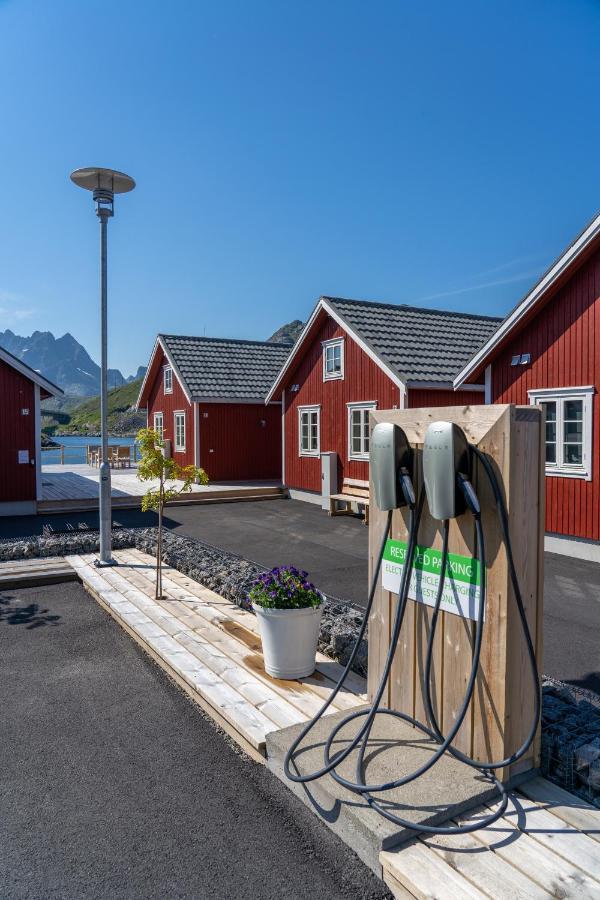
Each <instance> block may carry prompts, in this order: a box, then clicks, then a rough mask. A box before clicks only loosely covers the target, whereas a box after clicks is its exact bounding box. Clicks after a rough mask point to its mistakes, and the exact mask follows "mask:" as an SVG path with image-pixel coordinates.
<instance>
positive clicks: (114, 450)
mask: <svg viewBox="0 0 600 900" xmlns="http://www.w3.org/2000/svg"><path fill="white" fill-rule="evenodd" d="M119 450H121V454H123V452H124V451H125V450H129V464H130V465H135V464H136V463H137V462H138V460H139V459H140V451H139V447H138V445H137V443H134V444H110V443H109V445H108V453H109V460H112V459H113V458H119V457H118V452H119ZM101 456H102V448H101V446H100V445H99V444H84V443H81V444H60V445H59V446H57V447H42V466H44V465H61V466H73V465H81V466H84V465H92V464H93V463H94V462H97V459H99V458H101ZM95 457H96V458H95ZM123 459H125V460H127V457H126V456H125V457H123V455H121V457H120V461H123Z"/></svg>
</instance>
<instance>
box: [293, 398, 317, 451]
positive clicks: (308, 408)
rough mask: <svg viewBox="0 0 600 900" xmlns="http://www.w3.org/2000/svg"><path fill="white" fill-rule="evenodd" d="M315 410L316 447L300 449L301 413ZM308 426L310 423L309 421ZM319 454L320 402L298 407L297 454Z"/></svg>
mask: <svg viewBox="0 0 600 900" xmlns="http://www.w3.org/2000/svg"><path fill="white" fill-rule="evenodd" d="M312 412H316V414H317V449H316V450H303V449H302V413H312ZM309 428H310V423H309ZM320 455H321V406H320V404H313V405H312V406H299V407H298V456H311V457H315V456H320Z"/></svg>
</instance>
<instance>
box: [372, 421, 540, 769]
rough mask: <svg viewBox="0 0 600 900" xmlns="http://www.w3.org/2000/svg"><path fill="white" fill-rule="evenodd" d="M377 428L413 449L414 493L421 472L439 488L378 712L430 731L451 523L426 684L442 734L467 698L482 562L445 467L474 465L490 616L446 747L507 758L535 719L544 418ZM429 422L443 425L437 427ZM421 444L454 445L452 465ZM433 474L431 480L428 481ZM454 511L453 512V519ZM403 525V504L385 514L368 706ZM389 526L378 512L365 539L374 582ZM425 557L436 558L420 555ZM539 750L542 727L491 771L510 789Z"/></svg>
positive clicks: (468, 516) (480, 757) (427, 509)
mask: <svg viewBox="0 0 600 900" xmlns="http://www.w3.org/2000/svg"><path fill="white" fill-rule="evenodd" d="M379 423H387V424H388V425H390V426H391V425H395V426H399V427H400V428H401V429H402V431H403V432H404V434H405V435H406V438H407V439H408V442H409V444H410V445H411V446H412V447H413V449H414V454H415V458H414V463H413V479H414V488H415V492H416V493H417V494H418V493H419V492H420V491H421V490H422V489H423V488H427V485H424V475H429V478H430V481H431V482H432V484H433V483H435V484H437V491H436V493H435V496H433V497H431V496H430V492H429V491H427V501H428V502H426V503H425V504H424V508H423V512H422V517H421V522H420V525H419V533H418V539H417V543H418V545H419V553H420V556H419V557H418V561H417V564H416V566H415V572H414V574H413V582H414V584H413V589H412V590H409V598H410V599H409V602H408V604H407V608H406V612H405V618H404V623H403V636H401V639H400V642H399V646H398V651H397V652H396V654H395V657H394V660H393V663H392V667H391V672H390V678H389V682H388V685H387V688H386V693H385V694H384V704H387V705H388V707H389V708H391V709H394V710H397V711H399V712H402V713H406V714H408V715H410V716H412V717H414V718H415V719H417V720H419V721H421V722H425V723H426V722H427V713H426V704H425V702H424V697H425V693H424V689H425V683H424V677H425V662H426V648H427V643H428V636H429V634H430V630H431V623H432V619H433V615H434V609H433V603H434V601H435V594H436V588H437V586H438V583H439V560H440V555H441V550H442V546H443V529H442V521H443V519H444V518H446V517H448V519H449V535H448V550H449V554H450V555H451V561H452V567H453V569H454V571H453V573H452V576H451V577H450V579H449V581H448V583H447V585H446V590H445V591H444V594H445V595H448V594H449V595H450V596H448V597H447V602H446V603H444V604H443V606H442V609H443V611H442V612H440V614H439V619H440V621H439V622H438V625H437V631H436V635H435V640H434V642H433V647H432V666H431V679H430V693H431V699H432V704H433V711H434V714H435V717H436V719H437V721H438V724H439V726H440V730H441V731H442V733H444V734H445V733H447V732H448V731H449V729H450V728H451V727H452V724H453V723H454V721H455V718H456V714H457V711H458V710H459V708H460V704H461V702H462V699H463V696H464V692H465V688H466V685H467V681H468V677H469V672H470V669H471V663H472V657H473V646H474V641H475V632H476V616H477V608H476V607H477V603H478V599H479V593H480V591H479V588H480V584H481V577H480V576H481V572H480V563H479V565H474V563H477V557H478V552H477V530H476V528H475V522H474V517H473V515H472V513H471V512H470V510H469V509H468V508H467V505H466V502H465V501H464V500H463V501H462V502H461V498H460V494H459V492H457V491H456V492H455V490H454V488H455V486H456V482H455V481H454V484H453V483H452V479H450V478H448V477H447V475H446V476H445V475H444V472H443V469H444V467H446V466H448V467H451V466H453V465H454V462H456V466H457V472H458V474H459V475H460V474H461V469H462V470H463V472H464V470H465V469H467V470H469V468H470V474H471V481H472V485H473V488H474V490H475V493H476V496H477V498H478V501H479V506H480V508H481V528H482V532H483V536H484V541H485V586H486V607H485V621H484V627H483V638H482V645H481V655H480V660H479V666H478V672H477V675H476V682H475V690H474V692H473V697H472V700H471V702H470V704H469V708H468V710H467V714H466V716H465V719H464V721H463V724H462V726H461V727H460V729H459V731H458V733H457V735H456V738H455V739H454V741H453V742H452V746H453V747H455V748H456V749H458V750H460V751H462V752H463V753H465V754H467V755H468V756H469V757H471V758H472V759H474V760H475V761H479V762H485V761H486V760H504V759H506V758H509V757H510V756H511V755H512V754H513V752H514V751H515V750H516V749H517V748H519V747H521V745H522V742H523V741H524V740H525V738H526V736H527V731H528V729H529V727H530V724H531V719H532V715H533V713H534V707H535V701H536V696H535V694H536V691H537V690H539V673H540V667H541V661H542V613H543V542H544V512H545V507H544V456H543V452H544V444H543V435H542V421H541V411H539V410H538V409H536V408H535V407H532V406H527V407H519V406H514V405H489V406H469V407H450V408H436V409H420V410H391V411H382V412H378V411H374V412H373V413H372V427H373V428H374V427H375V426H376V425H377V424H379ZM433 423H438V424H437V426H436V427H432V425H433ZM439 423H446V426H448V425H453V426H458V429H459V436H458V437H457V434H456V432H455V430H454V429H452V431H453V432H454V433H450V429H448V428H446V429H445V431H441V430H440V425H439ZM461 435H464V436H465V437H466V439H467V441H468V443H469V444H471V445H472V446H474V447H475V448H476V449H477V450H479V451H480V453H482V454H483V455H484V457H485V459H487V460H488V462H489V464H490V465H491V468H492V471H493V473H494V474H495V476H496V479H497V482H498V486H499V488H500V490H501V492H502V496H503V501H504V506H505V512H506V516H507V525H508V530H509V534H510V542H511V545H512V555H513V561H514V568H515V574H516V580H517V581H518V585H519V588H520V594H521V599H522V602H523V607H524V611H525V614H526V617H527V625H528V628H529V632H530V635H531V640H532V643H533V647H534V650H535V659H536V664H537V671H538V685H537V686H536V685H535V684H534V682H533V679H532V673H531V666H530V661H529V659H528V656H527V648H526V644H525V640H524V636H523V633H522V627H521V623H520V618H519V610H518V604H517V602H516V596H515V590H514V586H513V584H512V580H511V572H510V564H509V559H508V555H507V554H508V548H507V546H506V542H505V540H504V539H503V534H502V528H501V526H500V523H499V514H498V513H499V511H498V504H497V503H496V500H495V497H494V492H493V489H492V486H491V484H490V481H489V478H487V477H486V472H485V469H484V467H483V465H481V464H480V462H479V460H478V458H477V457H476V456H474V455H472V459H471V461H470V465H469V461H468V459H467V458H466V455H465V454H468V450H465V448H464V447H463V446H458V447H457V446H456V441H457V440H458V441H459V443H460V441H461ZM426 444H430V445H431V444H433V445H434V446H443V447H448V446H450V447H451V449H452V453H451V457H453V458H448V455H447V454H448V452H449V451H448V450H444V449H441V450H434V451H433V452H428V450H426V449H425V447H426ZM461 455H462V460H461ZM428 466H429V469H430V471H429V472H428V471H427V468H428ZM434 466H437V471H434V472H431V468H432V467H434ZM373 474H374V473H373V472H372V473H371V475H372V476H373ZM465 474H466V472H465ZM432 476H433V477H432ZM436 476H437V479H436ZM373 491H374V485H373V483H371V492H372V493H373ZM445 492H446V493H445ZM453 496H454V497H456V500H457V501H458V508H457V509H456V510H452V508H451V498H452V497H453ZM452 512H456V513H457V515H456V516H454V517H453V516H452ZM434 516H435V518H434ZM409 518H410V516H409V510H408V509H407V507H403V508H400V509H396V510H394V512H393V513H392V523H391V529H390V541H389V542H388V544H387V549H386V551H385V553H384V559H383V563H382V571H381V575H380V578H379V579H378V585H377V588H376V592H375V596H374V600H373V606H372V609H371V613H370V618H369V632H368V633H369V670H368V675H369V699H372V697H373V695H374V692H375V690H376V686H377V684H378V682H379V679H380V676H381V672H382V669H383V665H384V661H385V656H386V654H387V651H388V649H389V635H390V627H391V623H392V621H393V618H394V613H395V611H396V605H397V602H398V601H397V589H396V584H397V582H398V571H397V570H398V569H399V568H400V567H399V566H398V565H397V564H396V560H397V559H398V551H399V550H400V551H401V550H402V546H403V545H404V544H406V542H407V541H408V537H409ZM386 521H387V515H386V512H385V511H384V510H382V509H381V508H380V507H378V505H377V503H375V504H374V505H373V507H372V510H371V526H370V532H369V570H370V575H371V576H372V574H373V570H374V566H375V564H376V554H377V547H378V543H379V541H380V540H381V537H382V534H383V532H384V530H385V528H386ZM428 550H431V551H433V552H431V553H427V551H428ZM452 557H453V558H452ZM436 564H437V565H436ZM415 597H416V599H415ZM444 599H446V597H444ZM539 753H540V740H539V729H538V734H536V737H535V738H534V740H533V741H532V743H531V744H530V746H529V747H528V748H527V750H526V751H525V753H524V754H523V755H522V756H521V757H520V759H518V760H517V761H515V762H514V763H512V764H511V765H509V766H507V767H504V768H503V769H499V770H496V775H497V776H498V777H499V779H500V780H501V781H503V782H506V781H508V780H510V779H514V778H515V776H517V775H521V774H522V773H524V772H527V771H529V770H531V769H535V768H537V767H538V766H539Z"/></svg>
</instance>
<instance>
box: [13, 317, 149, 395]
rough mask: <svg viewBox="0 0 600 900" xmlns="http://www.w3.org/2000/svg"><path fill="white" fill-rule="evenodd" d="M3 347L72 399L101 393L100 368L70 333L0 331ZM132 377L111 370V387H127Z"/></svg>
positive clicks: (141, 374)
mask: <svg viewBox="0 0 600 900" xmlns="http://www.w3.org/2000/svg"><path fill="white" fill-rule="evenodd" d="M0 346H1V347H4V349H5V350H8V352H9V353H12V355H13V356H16V357H17V359H21V360H23V362H25V363H27V365H28V366H31V368H32V369H36V370H37V371H38V372H42V373H43V374H44V376H45V377H46V378H48V379H49V380H50V381H52V382H54V384H57V385H58V386H59V387H60V388H62V389H63V391H64V392H65V394H67V395H68V396H70V397H71V396H75V397H93V396H94V395H95V394H99V393H100V366H99V365H98V364H97V363H95V362H94V360H93V359H92V358H91V356H90V355H89V353H88V352H87V350H86V349H85V347H84V346H83V345H82V344H80V343H79V341H77V340H76V339H75V338H74V337H73V335H72V334H69V333H68V332H67V334H63V336H62V337H59V338H55V337H54V335H53V334H52V332H51V331H34V332H33V334H31V335H29V336H28V337H23V336H22V335H20V334H15V333H14V332H13V331H11V330H10V329H9V328H7V329H6V331H0ZM144 372H145V369H143V368H142V367H140V368H139V369H138V371H137V373H136V376H135V378H140V376H142V377H143V375H144ZM133 378H134V376H129V378H125V377H124V376H123V375H122V373H121V372H120V371H119V369H109V370H108V385H109V387H111V388H115V387H120V386H121V385H123V384H128V383H129V382H131V381H133Z"/></svg>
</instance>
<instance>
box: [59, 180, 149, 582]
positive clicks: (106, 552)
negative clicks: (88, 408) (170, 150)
mask: <svg viewBox="0 0 600 900" xmlns="http://www.w3.org/2000/svg"><path fill="white" fill-rule="evenodd" d="M71 181H72V182H73V183H74V184H76V185H77V186H78V187H81V188H85V189H86V190H87V191H93V197H94V202H95V204H96V215H97V216H98V219H99V220H100V334H101V360H100V431H101V435H102V463H101V465H100V510H99V516H100V559H99V560H98V563H97V564H98V565H99V566H112V565H114V561H113V558H112V554H111V526H112V510H111V492H110V464H109V462H108V402H107V400H108V398H107V393H108V391H107V388H108V355H107V333H106V332H107V304H106V226H107V225H108V220H109V218H110V217H111V216H112V215H113V214H114V211H113V200H114V195H115V194H126V193H127V192H128V191H132V190H133V189H134V187H135V181H134V180H133V178H130V177H129V175H124V174H123V172H115V171H114V170H113V169H99V168H90V169H76V170H75V171H74V172H71Z"/></svg>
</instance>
